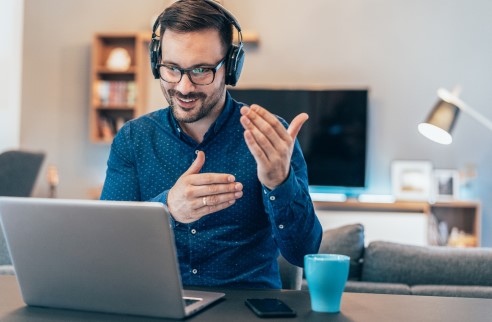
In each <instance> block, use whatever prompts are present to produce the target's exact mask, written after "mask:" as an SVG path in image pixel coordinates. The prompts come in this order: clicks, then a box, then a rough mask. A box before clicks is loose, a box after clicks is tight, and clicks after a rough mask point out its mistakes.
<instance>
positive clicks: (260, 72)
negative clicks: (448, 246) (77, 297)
mask: <svg viewBox="0 0 492 322" xmlns="http://www.w3.org/2000/svg"><path fill="white" fill-rule="evenodd" d="M122 3H124V5H122ZM167 3H168V1H160V0H159V1H157V0H146V1H138V2H137V1H125V2H122V1H117V0H105V1H100V0H88V1H63V0H25V33H24V60H23V64H24V71H23V77H22V79H23V102H22V123H21V124H22V127H21V145H22V146H25V147H32V148H43V149H45V150H46V151H48V153H49V154H48V163H53V164H56V165H58V167H59V169H60V177H61V183H60V196H61V197H67V198H85V197H87V196H88V190H89V189H90V188H92V187H95V186H97V185H98V184H100V183H102V181H103V180H104V171H105V162H106V159H107V156H108V153H109V146H107V145H95V144H91V143H89V141H88V125H87V123H88V113H87V106H88V93H89V64H90V43H91V36H92V33H94V32H96V31H124V30H127V31H128V30H144V29H148V28H149V25H150V20H151V18H150V17H152V16H154V15H155V14H156V13H158V12H160V11H161V10H162V9H163V8H164V7H165V5H166V4H167ZM225 5H226V7H228V8H229V9H230V10H231V11H232V12H234V13H235V15H236V16H237V18H238V20H239V21H240V22H241V26H242V27H243V29H244V30H254V31H256V32H258V33H259V35H260V37H261V43H260V45H259V46H258V47H257V48H247V51H248V52H247V58H246V64H245V67H244V72H243V75H242V77H241V80H240V86H255V85H257V86H258V85H266V86H268V85H270V86H271V85H275V86H322V87H338V88H340V87H359V86H363V87H369V88H370V130H369V159H368V173H369V175H368V180H369V181H368V189H367V192H368V193H389V192H390V191H391V189H390V176H389V169H390V162H391V161H392V160H395V159H410V160H412V159H425V160H431V161H432V162H433V163H434V166H435V167H436V168H456V169H461V168H463V167H464V166H465V165H466V164H473V165H475V166H476V168H477V171H478V175H479V176H478V179H477V180H476V182H475V183H474V185H475V189H476V191H477V196H478V197H479V198H480V199H481V200H482V202H483V217H484V218H483V223H482V224H483V226H482V227H483V228H482V230H483V231H484V232H488V231H492V198H490V191H492V163H491V162H489V160H491V159H492V144H491V138H492V133H490V131H488V130H487V129H485V128H484V127H482V126H481V125H480V124H478V123H477V122H476V121H474V120H473V119H471V118H470V117H469V116H467V115H462V116H461V117H460V120H459V123H458V125H457V127H456V129H455V142H454V143H453V144H452V145H450V146H440V145H437V144H435V143H433V142H430V141H428V140H427V139H425V138H424V137H422V136H420V135H419V134H418V132H417V130H416V125H417V124H418V123H419V122H421V121H422V120H423V119H424V118H425V116H426V115H427V113H428V111H429V109H430V108H431V107H432V105H433V104H434V103H435V100H436V90H437V88H439V87H446V88H448V89H451V88H452V87H453V86H454V85H456V84H461V85H462V87H463V93H462V95H461V97H462V99H463V100H465V101H466V102H467V103H468V104H469V105H470V106H472V107H475V108H476V109H477V110H479V111H480V112H481V113H483V114H484V115H486V116H487V117H488V118H492V109H490V108H489V107H488V104H487V103H488V100H489V99H490V95H491V94H490V92H489V91H488V89H489V88H491V87H492V73H491V70H492V60H491V59H490V57H492V43H491V42H490V41H489V39H490V36H491V34H492V20H491V19H490V17H489V16H490V12H492V2H490V1H487V0H476V1H474V2H473V5H470V4H469V3H467V2H465V1H460V0H416V1H403V0H397V1H394V0H373V1H367V0H347V1H335V0H309V1H305V2H300V1H294V0H268V1H264V0H249V1H241V0H226V1H225ZM57 12H60V13H63V14H54V13H57ZM154 85H155V83H154ZM154 88H157V87H153V89H152V90H151V96H152V97H153V99H151V102H153V103H152V104H159V105H160V104H163V102H162V103H161V101H159V94H156V93H155V92H154ZM157 90H158V89H157ZM154 107H155V106H152V108H154ZM46 191H47V190H46V187H45V186H43V183H42V182H41V183H40V184H39V185H38V187H37V194H38V195H43V194H46V193H47V192H46ZM482 242H483V244H484V245H487V246H492V235H491V234H487V233H484V236H483V241H482Z"/></svg>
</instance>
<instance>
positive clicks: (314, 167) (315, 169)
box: [228, 88, 368, 190]
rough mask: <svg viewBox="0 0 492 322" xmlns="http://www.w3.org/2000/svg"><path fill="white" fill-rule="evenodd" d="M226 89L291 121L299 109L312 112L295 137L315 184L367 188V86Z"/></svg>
mask: <svg viewBox="0 0 492 322" xmlns="http://www.w3.org/2000/svg"><path fill="white" fill-rule="evenodd" d="M228 91H229V93H230V94H231V95H232V97H233V98H234V99H235V100H237V101H239V102H243V103H245V104H248V105H249V104H259V105H261V106H263V107H264V108H266V109H267V110H269V111H270V112H272V113H274V114H276V115H278V116H280V117H282V118H283V119H285V120H286V121H287V122H288V123H290V122H291V121H292V119H293V118H294V117H295V116H296V115H298V114H299V113H302V112H306V113H307V114H309V120H308V121H307V122H306V123H305V124H304V126H303V127H302V129H301V131H300V132H299V135H298V137H297V139H298V140H299V143H300V145H301V149H302V151H303V154H304V158H305V159H306V163H307V167H308V179H309V185H310V187H311V188H314V189H319V188H321V190H322V189H323V188H364V187H365V185H366V153H367V129H368V119H367V115H368V90H367V89H327V90H309V89H264V88H258V89H240V88H229V89H228ZM328 190H329V189H328Z"/></svg>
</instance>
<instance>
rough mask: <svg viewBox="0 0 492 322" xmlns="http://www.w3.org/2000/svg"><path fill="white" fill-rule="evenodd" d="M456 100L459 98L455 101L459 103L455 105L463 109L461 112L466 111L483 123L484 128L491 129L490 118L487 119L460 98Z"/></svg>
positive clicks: (491, 122)
mask: <svg viewBox="0 0 492 322" xmlns="http://www.w3.org/2000/svg"><path fill="white" fill-rule="evenodd" d="M458 100H459V102H457V103H459V104H458V105H457V106H458V107H459V108H460V109H461V110H463V112H465V113H468V114H469V115H470V116H471V117H473V118H474V119H475V120H477V121H478V122H480V123H482V125H484V126H485V127H486V128H488V129H489V130H491V131H492V121H491V120H489V119H488V118H486V117H485V116H483V115H482V114H480V113H479V112H477V111H476V110H474V109H473V108H471V107H470V106H469V105H467V104H466V103H465V102H463V101H462V100H460V99H458Z"/></svg>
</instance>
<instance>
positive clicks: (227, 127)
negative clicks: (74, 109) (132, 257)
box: [101, 93, 322, 288]
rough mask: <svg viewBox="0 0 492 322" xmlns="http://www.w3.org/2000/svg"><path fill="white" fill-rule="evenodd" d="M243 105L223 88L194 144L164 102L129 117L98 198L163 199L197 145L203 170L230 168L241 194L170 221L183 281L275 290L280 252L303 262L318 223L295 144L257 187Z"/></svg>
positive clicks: (314, 243)
mask: <svg viewBox="0 0 492 322" xmlns="http://www.w3.org/2000/svg"><path fill="white" fill-rule="evenodd" d="M241 106H242V104H240V103H238V102H236V101H234V100H233V99H232V98H231V97H230V95H229V93H227V98H226V104H225V106H224V109H223V111H222V112H221V114H220V115H219V117H218V118H217V120H216V121H215V122H214V123H213V124H212V125H211V126H210V128H209V130H208V131H207V133H206V134H205V136H204V139H203V141H202V142H201V143H199V144H198V143H197V142H196V141H194V140H193V139H192V138H191V137H190V136H188V135H187V134H186V133H184V132H183V131H182V130H181V129H180V126H179V124H178V122H177V121H176V120H175V119H174V117H173V115H172V113H171V110H170V109H169V108H165V109H161V110H158V111H156V112H153V113H150V114H147V115H144V116H141V117H139V118H137V119H134V120H132V121H129V122H127V123H126V124H125V125H124V126H123V128H122V129H121V130H120V131H119V132H118V134H117V135H116V137H115V139H114V141H113V143H112V145H111V152H110V156H109V160H108V169H107V173H106V180H105V183H104V188H103V192H102V196H101V199H107V200H129V201H132V200H133V201H157V202H162V203H164V204H166V201H167V194H168V192H169V189H170V188H171V187H172V186H173V185H174V184H175V182H176V181H177V179H178V178H179V177H180V176H181V175H182V174H183V173H184V172H185V171H186V170H187V169H188V168H189V166H190V165H191V163H192V162H193V160H194V159H195V157H196V153H197V151H199V150H200V151H204V152H205V164H204V166H203V167H202V169H201V172H203V173H206V172H216V173H228V174H232V175H234V176H235V177H236V181H238V182H241V183H242V184H243V197H242V198H240V199H238V200H236V203H235V204H234V205H232V206H231V207H229V208H226V209H224V210H221V211H218V212H215V213H212V214H209V215H206V216H204V217H202V218H201V219H199V220H198V221H195V222H193V223H190V224H183V223H179V222H176V221H174V219H171V222H172V227H173V229H174V235H175V241H176V249H177V255H178V261H179V268H180V271H181V277H182V282H183V284H184V285H197V286H226V287H247V288H281V281H280V276H279V272H278V264H277V257H278V255H279V251H280V252H281V253H282V255H283V256H284V257H285V258H286V259H287V260H288V261H289V262H291V263H293V264H295V265H297V266H303V257H304V255H305V254H310V253H317V252H318V249H319V245H320V242H321V234H322V229H321V225H320V223H319V221H318V218H317V217H316V215H315V213H314V209H313V204H312V201H311V198H310V196H309V191H308V182H307V169H306V163H305V161H304V158H303V156H302V152H301V149H300V146H299V143H298V142H297V141H296V143H295V147H294V152H293V155H292V159H291V169H290V174H289V176H288V178H287V179H286V181H285V182H284V183H282V184H281V185H280V186H278V187H277V188H275V189H274V190H271V191H270V190H269V189H267V188H266V187H264V186H262V184H261V183H260V182H259V180H258V177H257V172H256V161H255V160H254V158H253V156H252V154H251V153H250V151H249V149H248V147H247V146H246V142H245V141H244V137H243V133H244V129H243V127H242V125H241V124H240V122H239V118H240V116H241V114H240V112H239V110H240V108H241ZM281 121H282V122H283V124H284V126H287V123H286V122H285V121H283V120H281ZM142 251H145V250H142Z"/></svg>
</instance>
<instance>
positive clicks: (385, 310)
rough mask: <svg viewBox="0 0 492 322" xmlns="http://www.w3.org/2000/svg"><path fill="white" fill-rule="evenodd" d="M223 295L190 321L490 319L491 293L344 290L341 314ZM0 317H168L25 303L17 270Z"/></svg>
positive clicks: (6, 285)
mask: <svg viewBox="0 0 492 322" xmlns="http://www.w3.org/2000/svg"><path fill="white" fill-rule="evenodd" d="M221 291H223V292H224V293H226V296H225V299H224V300H222V301H221V302H219V303H217V304H215V305H213V306H211V307H210V308H208V309H206V310H205V311H202V312H201V313H199V314H197V315H195V316H193V317H191V318H189V319H186V321H213V322H218V321H233V322H241V321H262V320H263V321H287V322H290V321H344V322H348V321H364V322H371V321H377V322H382V321H398V322H403V321H419V322H420V321H426V322H429V321H436V322H437V321H439V322H442V321H457V322H458V321H459V322H463V321H467V322H469V321H487V322H488V321H491V317H492V299H471V298H451V297H432V296H410V295H385V294H363V293H344V295H343V299H342V311H341V313H339V314H328V313H316V312H312V311H311V308H310V300H309V293H308V292H306V291H261V290H260V291H257V290H221ZM252 297H259V298H262V297H276V298H279V299H282V300H283V301H285V302H286V303H287V304H288V305H289V306H291V307H292V308H293V309H294V310H296V311H297V317H296V318H283V319H280V318H279V319H260V318H257V317H256V316H255V315H254V314H253V313H252V312H251V311H250V310H249V309H248V308H247V307H246V306H245V305H244V300H245V299H246V298H252ZM0 321H2V322H19V321H42V322H48V321H49V322H56V321H60V322H61V321H64V322H65V321H166V319H152V318H145V317H134V316H125V315H112V314H101V313H92V312H81V311H70V310H57V309H47V308H36V307H27V306H26V305H25V304H24V302H23V301H22V298H21V296H20V291H19V288H18V286H17V281H16V279H15V277H14V276H0Z"/></svg>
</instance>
